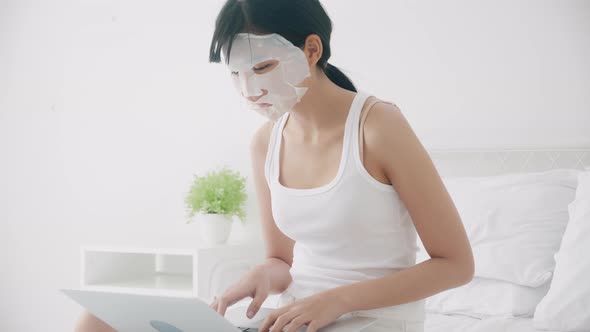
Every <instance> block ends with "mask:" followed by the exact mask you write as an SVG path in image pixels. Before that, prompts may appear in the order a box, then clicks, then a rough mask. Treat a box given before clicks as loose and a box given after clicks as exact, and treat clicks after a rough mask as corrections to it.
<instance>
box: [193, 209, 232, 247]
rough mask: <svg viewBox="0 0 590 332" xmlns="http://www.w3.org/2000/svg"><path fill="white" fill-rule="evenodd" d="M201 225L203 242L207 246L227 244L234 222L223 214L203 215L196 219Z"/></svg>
mask: <svg viewBox="0 0 590 332" xmlns="http://www.w3.org/2000/svg"><path fill="white" fill-rule="evenodd" d="M195 219H196V220H195V222H196V223H198V224H199V231H200V234H201V241H203V242H205V243H207V244H223V243H225V242H227V239H228V237H229V233H230V232H231V227H232V224H233V220H232V219H231V218H229V219H228V218H225V217H224V216H223V215H222V214H216V213H203V214H199V215H198V216H197V217H196V218H195Z"/></svg>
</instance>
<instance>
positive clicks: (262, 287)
mask: <svg viewBox="0 0 590 332" xmlns="http://www.w3.org/2000/svg"><path fill="white" fill-rule="evenodd" d="M270 285H271V284H270V274H269V273H268V272H267V270H266V269H265V268H264V267H263V266H256V267H254V268H252V269H251V270H250V271H248V272H247V273H246V274H245V275H244V276H243V277H242V278H241V279H240V280H239V281H238V282H236V283H235V284H233V285H231V286H230V287H228V288H227V289H226V290H225V292H224V293H223V294H222V295H221V296H220V297H216V298H215V300H214V301H213V302H212V303H211V304H209V306H210V307H211V308H212V309H213V310H215V311H217V312H218V313H219V314H220V315H222V316H225V311H226V309H227V307H229V306H232V305H234V304H235V303H236V302H238V301H240V300H241V299H243V298H246V297H248V296H249V297H251V298H253V300H252V302H251V303H250V305H249V306H248V311H247V312H248V314H247V315H248V318H252V317H254V315H255V314H256V312H257V311H258V309H260V306H262V303H263V302H264V300H265V299H266V298H267V297H268V295H269V292H270ZM250 313H251V314H250Z"/></svg>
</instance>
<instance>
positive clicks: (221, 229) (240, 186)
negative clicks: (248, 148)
mask: <svg viewBox="0 0 590 332" xmlns="http://www.w3.org/2000/svg"><path fill="white" fill-rule="evenodd" d="M193 176H194V180H193V182H192V184H191V187H190V190H189V192H188V193H187V195H186V197H185V203H186V206H187V212H188V213H187V217H188V220H187V223H191V222H192V221H193V220H192V218H193V217H194V216H195V214H198V218H197V219H198V220H197V222H198V223H199V230H200V234H201V239H202V240H204V241H205V242H208V243H213V244H220V243H225V242H226V241H227V239H228V237H229V233H230V231H231V225H232V217H233V216H236V217H238V218H239V219H240V221H242V222H243V221H244V220H245V218H246V213H245V211H244V202H245V201H246V198H247V195H246V191H245V187H246V178H245V177H242V176H241V175H240V173H239V172H238V171H233V170H231V169H229V168H228V167H225V166H224V167H222V168H220V169H218V170H212V171H209V172H208V173H207V174H206V175H205V176H198V175H196V174H194V175H193Z"/></svg>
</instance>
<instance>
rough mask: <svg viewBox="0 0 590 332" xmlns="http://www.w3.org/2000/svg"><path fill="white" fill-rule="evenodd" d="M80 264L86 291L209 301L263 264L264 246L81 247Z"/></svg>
mask: <svg viewBox="0 0 590 332" xmlns="http://www.w3.org/2000/svg"><path fill="white" fill-rule="evenodd" d="M80 259H81V261H80V287H81V289H85V290H97V291H108V292H124V293H135V294H147V295H164V296H175V297H198V298H200V299H203V300H204V301H207V302H210V301H212V299H213V296H214V295H219V294H221V293H222V292H223V291H224V290H225V289H226V288H227V287H228V286H230V285H231V284H232V283H234V282H235V281H237V280H238V279H239V278H240V277H241V276H242V275H243V274H244V273H245V272H247V271H248V270H249V269H251V268H252V267H253V266H255V265H257V264H260V263H262V262H263V261H264V246H263V244H262V243H260V242H258V241H256V242H252V243H243V244H224V245H202V246H196V247H194V248H146V247H120V246H117V247H114V246H82V247H81V248H80Z"/></svg>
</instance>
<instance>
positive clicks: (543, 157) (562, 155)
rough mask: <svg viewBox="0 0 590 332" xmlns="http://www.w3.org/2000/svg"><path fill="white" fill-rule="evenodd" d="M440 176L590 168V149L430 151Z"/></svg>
mask: <svg viewBox="0 0 590 332" xmlns="http://www.w3.org/2000/svg"><path fill="white" fill-rule="evenodd" d="M427 151H428V153H429V155H430V158H431V159H432V161H433V163H434V164H435V166H436V168H437V170H438V172H439V174H440V176H444V177H452V176H486V175H498V174H504V173H519V172H534V171H545V170H550V169H556V168H575V169H584V167H589V166H590V147H588V148H574V149H567V148H565V149H530V150H529V149H473V150H456V149H455V150H452V149H427Z"/></svg>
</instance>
